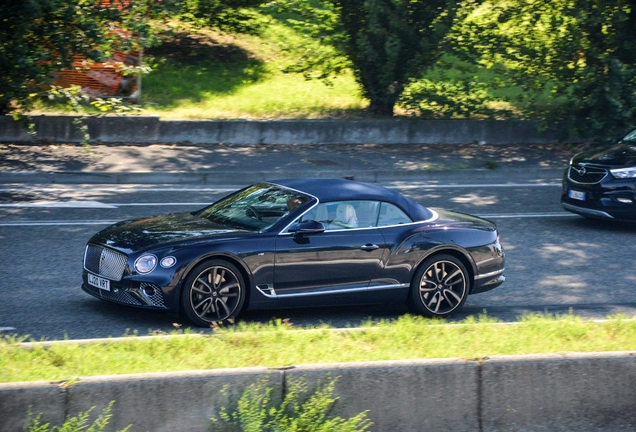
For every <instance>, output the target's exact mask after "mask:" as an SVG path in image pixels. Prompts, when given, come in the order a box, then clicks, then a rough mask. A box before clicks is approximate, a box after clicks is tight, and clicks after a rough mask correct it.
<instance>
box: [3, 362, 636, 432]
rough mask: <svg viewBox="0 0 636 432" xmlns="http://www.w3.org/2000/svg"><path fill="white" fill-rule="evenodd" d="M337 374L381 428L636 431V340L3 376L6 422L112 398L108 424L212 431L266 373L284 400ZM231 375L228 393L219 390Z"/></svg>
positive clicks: (56, 414)
mask: <svg viewBox="0 0 636 432" xmlns="http://www.w3.org/2000/svg"><path fill="white" fill-rule="evenodd" d="M300 377H303V378H305V379H306V380H307V382H308V383H309V384H310V385H313V384H315V383H317V382H321V383H326V382H328V381H330V380H331V379H334V378H336V377H338V380H337V382H336V389H335V395H336V396H338V397H339V401H338V403H337V405H336V407H335V410H334V412H333V413H334V414H336V415H340V416H343V417H350V416H353V415H356V414H358V413H360V412H362V411H365V410H369V412H368V416H369V418H370V420H371V421H373V423H374V426H373V427H372V430H374V431H420V430H426V431H449V430H452V431H527V430H532V431H572V430H577V431H579V432H589V431H608V430H621V431H636V352H616V353H590V354H565V355H555V354H551V355H528V356H501V357H492V358H489V359H484V360H481V361H469V360H462V359H441V360H409V361H383V362H367V363H341V364H325V365H304V366H300V367H296V368H291V369H289V370H269V369H266V368H247V369H226V370H211V371H193V372H178V373H151V374H137V375H117V376H109V377H93V378H84V379H82V380H81V381H79V382H78V383H75V384H72V385H68V386H64V385H61V384H56V383H46V382H36V383H10V384H0V432H9V431H19V430H21V428H22V426H23V425H24V423H25V422H26V419H27V412H28V410H29V407H30V408H31V411H32V412H33V413H36V414H37V413H43V417H42V421H43V422H49V423H51V424H52V425H61V423H62V422H63V419H64V418H65V417H69V416H75V415H77V414H78V413H79V412H83V411H86V410H88V409H89V408H91V407H93V406H95V407H96V408H95V410H94V412H93V413H94V414H98V413H100V412H101V410H102V409H103V408H105V407H106V406H108V404H109V403H110V402H111V401H113V400H114V401H115V404H114V406H113V409H112V414H113V417H112V418H111V422H110V425H109V427H108V429H107V430H119V429H122V428H124V427H126V426H128V425H132V428H131V429H130V431H131V432H135V431H137V432H138V431H152V432H164V431H165V432H168V431H170V432H173V431H206V430H208V429H209V427H210V417H213V416H217V415H218V410H219V408H220V407H221V406H226V404H227V402H228V400H229V398H233V397H236V396H238V395H239V394H240V393H241V392H242V390H243V389H244V388H245V387H246V386H247V385H249V384H251V383H254V382H256V381H257V380H258V379H260V378H267V379H268V380H269V387H272V388H273V393H272V396H273V397H274V399H275V400H282V397H283V394H284V391H285V388H286V386H288V385H289V382H290V380H295V379H298V378H300ZM224 386H228V388H229V390H230V391H229V393H225V394H222V393H221V392H220V391H221V390H222V389H223V387H224Z"/></svg>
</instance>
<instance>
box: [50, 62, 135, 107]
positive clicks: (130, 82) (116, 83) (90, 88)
mask: <svg viewBox="0 0 636 432" xmlns="http://www.w3.org/2000/svg"><path fill="white" fill-rule="evenodd" d="M140 59H141V53H139V52H131V53H124V52H119V53H117V54H115V55H114V56H113V57H111V58H109V59H107V60H105V61H104V62H103V63H93V64H90V63H88V62H87V61H86V57H82V56H75V57H74V58H73V62H72V63H71V65H72V67H73V69H67V70H62V71H60V72H58V73H57V75H56V78H55V79H54V81H53V83H54V84H55V85H57V86H60V87H70V86H71V85H78V86H80V87H81V88H82V90H83V91H84V92H85V93H86V94H88V95H89V96H90V97H110V96H119V97H130V98H133V99H139V91H140V88H139V87H140V86H139V84H140V83H139V76H134V75H124V74H123V72H122V71H121V68H120V67H118V65H120V64H124V65H127V66H131V65H132V66H139V64H140Z"/></svg>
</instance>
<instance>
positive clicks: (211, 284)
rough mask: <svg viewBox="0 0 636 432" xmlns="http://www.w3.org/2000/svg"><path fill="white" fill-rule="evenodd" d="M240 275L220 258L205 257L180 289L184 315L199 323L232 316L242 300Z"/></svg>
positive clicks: (243, 295) (235, 313)
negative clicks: (207, 258)
mask: <svg viewBox="0 0 636 432" xmlns="http://www.w3.org/2000/svg"><path fill="white" fill-rule="evenodd" d="M245 290H246V286H245V282H244V281H243V276H242V275H241V272H240V271H238V269H237V268H236V267H235V266H234V265H232V264H231V263H229V262H227V261H224V260H211V261H205V262H203V263H201V264H199V265H198V266H196V267H195V268H194V269H193V270H192V271H191V272H190V274H189V275H188V277H187V278H186V281H185V283H184V285H183V289H182V290H181V306H182V310H183V313H184V315H185V317H186V318H187V319H188V321H190V322H191V323H193V324H195V325H197V326H199V327H210V325H211V324H212V323H217V322H221V323H225V322H227V321H228V320H231V319H234V318H235V317H236V315H238V313H239V312H240V311H241V308H242V307H243V303H244V302H245V295H246V292H245Z"/></svg>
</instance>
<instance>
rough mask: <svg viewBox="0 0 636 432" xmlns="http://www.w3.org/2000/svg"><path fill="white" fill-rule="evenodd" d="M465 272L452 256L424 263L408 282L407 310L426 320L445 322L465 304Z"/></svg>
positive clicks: (442, 256)
mask: <svg viewBox="0 0 636 432" xmlns="http://www.w3.org/2000/svg"><path fill="white" fill-rule="evenodd" d="M469 287H470V282H469V279H468V271H466V267H465V266H464V264H462V262H461V261H460V260H458V259H457V258H455V257H454V256H452V255H434V256H432V257H430V258H428V259H427V260H425V261H424V262H423V263H422V264H421V265H420V267H419V269H418V271H417V272H416V273H415V276H414V277H413V281H412V282H411V292H410V293H409V306H411V308H412V309H413V310H414V311H416V312H417V313H420V314H422V315H424V316H426V317H431V318H434V317H437V318H446V317H449V316H451V315H453V314H454V313H456V312H457V311H459V310H460V309H461V307H462V306H463V305H464V303H465V302H466V297H467V296H468V290H469Z"/></svg>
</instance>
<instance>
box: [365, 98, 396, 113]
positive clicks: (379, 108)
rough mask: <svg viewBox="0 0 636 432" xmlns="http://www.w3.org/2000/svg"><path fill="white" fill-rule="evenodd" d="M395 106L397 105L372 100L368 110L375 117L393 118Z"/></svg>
mask: <svg viewBox="0 0 636 432" xmlns="http://www.w3.org/2000/svg"><path fill="white" fill-rule="evenodd" d="M393 105H395V104H391V103H387V102H381V101H374V100H371V104H370V105H369V108H368V109H367V110H368V111H369V113H371V114H373V115H375V116H379V117H393Z"/></svg>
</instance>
